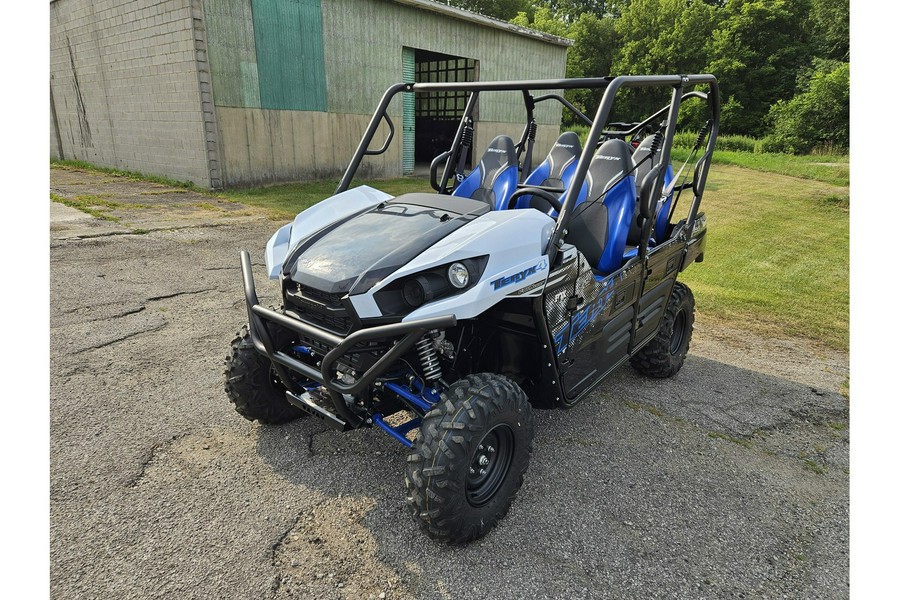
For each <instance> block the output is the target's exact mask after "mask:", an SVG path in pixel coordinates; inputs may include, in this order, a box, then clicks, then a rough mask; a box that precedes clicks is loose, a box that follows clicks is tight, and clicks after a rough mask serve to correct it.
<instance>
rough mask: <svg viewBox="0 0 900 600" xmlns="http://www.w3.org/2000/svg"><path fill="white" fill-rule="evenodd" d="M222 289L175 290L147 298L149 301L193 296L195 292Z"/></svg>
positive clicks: (201, 292) (202, 292)
mask: <svg viewBox="0 0 900 600" xmlns="http://www.w3.org/2000/svg"><path fill="white" fill-rule="evenodd" d="M221 291H222V290H220V289H218V288H203V289H202V290H189V291H186V292H174V293H172V294H162V295H161V296H150V297H149V298H147V302H156V301H157V300H168V299H170V298H177V297H178V296H193V295H195V294H204V293H206V292H221Z"/></svg>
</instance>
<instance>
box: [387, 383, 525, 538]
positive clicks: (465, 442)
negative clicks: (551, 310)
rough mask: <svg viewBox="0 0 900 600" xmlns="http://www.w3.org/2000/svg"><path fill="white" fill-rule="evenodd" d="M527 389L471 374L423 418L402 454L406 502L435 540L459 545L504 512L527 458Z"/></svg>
mask: <svg viewBox="0 0 900 600" xmlns="http://www.w3.org/2000/svg"><path fill="white" fill-rule="evenodd" d="M533 437H534V419H533V417H532V414H531V405H530V404H529V403H528V398H527V397H526V396H525V392H523V391H522V389H521V388H520V387H519V386H518V385H516V384H515V383H514V382H513V381H511V380H510V379H507V378H506V377H504V376H502V375H494V374H492V373H482V374H479V375H469V376H467V377H464V378H463V379H460V380H459V381H457V382H455V383H454V384H453V385H451V386H450V387H449V388H448V389H447V391H446V392H445V393H444V394H443V396H442V399H441V401H440V402H438V403H437V404H436V405H435V406H434V408H433V409H432V410H431V411H429V412H428V414H426V415H425V417H424V418H423V419H422V424H421V426H420V428H419V433H418V435H417V436H416V440H415V442H414V443H413V446H412V449H411V450H410V452H409V455H408V456H407V459H406V460H407V463H406V474H405V477H404V483H405V485H406V502H407V505H408V506H409V509H410V512H411V513H412V515H413V517H414V518H415V519H416V520H417V521H418V522H419V525H420V526H421V528H422V530H423V531H424V532H425V533H426V534H427V535H428V536H429V537H430V538H432V539H435V540H438V541H442V542H446V543H449V544H463V543H466V542H469V541H472V540H475V539H478V538H480V537H482V536H484V535H486V534H487V533H488V532H489V531H490V530H491V529H492V528H493V527H494V526H495V525H496V524H497V523H498V522H499V521H500V519H502V518H503V517H504V516H505V515H506V512H507V511H508V510H509V507H510V505H511V504H512V501H513V499H514V498H515V496H516V493H517V492H518V491H519V488H520V487H521V486H522V481H523V478H524V474H525V471H526V470H527V469H528V462H529V460H530V458H531V450H532V440H533Z"/></svg>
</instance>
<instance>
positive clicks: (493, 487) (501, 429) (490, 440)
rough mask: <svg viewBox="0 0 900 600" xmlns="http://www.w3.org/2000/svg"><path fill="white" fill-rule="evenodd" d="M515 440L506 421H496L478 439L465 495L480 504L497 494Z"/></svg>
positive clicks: (474, 504) (471, 502) (505, 472)
mask: <svg viewBox="0 0 900 600" xmlns="http://www.w3.org/2000/svg"><path fill="white" fill-rule="evenodd" d="M514 451H515V440H514V438H513V432H512V429H510V428H509V426H508V425H497V426H496V427H494V428H493V429H491V430H490V431H489V432H487V434H486V435H485V436H484V437H483V438H481V441H480V442H478V446H476V448H475V456H474V457H473V458H472V462H471V463H470V464H469V474H468V475H467V477H466V499H467V500H468V501H469V504H471V505H472V506H476V507H477V506H484V505H485V504H487V503H488V502H490V501H491V499H492V498H493V497H494V496H496V495H497V491H498V490H499V489H500V487H501V486H502V485H503V482H504V481H506V475H507V473H509V467H510V465H511V464H512V457H513V452H514Z"/></svg>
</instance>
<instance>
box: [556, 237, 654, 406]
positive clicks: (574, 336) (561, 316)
mask: <svg viewBox="0 0 900 600" xmlns="http://www.w3.org/2000/svg"><path fill="white" fill-rule="evenodd" d="M640 277H641V268H640V265H639V264H634V265H632V266H629V267H628V268H624V269H621V270H619V271H617V272H616V273H613V274H612V275H609V276H607V277H604V278H601V279H598V278H597V277H596V276H595V275H594V273H593V271H592V270H591V268H590V265H588V263H587V261H586V260H585V259H584V257H583V256H581V255H580V254H579V255H578V263H577V275H576V276H575V279H574V281H572V282H571V283H568V284H567V285H565V286H562V287H560V288H559V289H558V290H557V291H556V292H555V293H554V294H548V295H547V305H546V306H547V323H548V325H549V326H550V333H551V336H552V340H553V345H554V349H555V351H556V353H557V361H558V363H559V365H560V377H561V379H562V384H563V389H564V391H565V394H566V397H567V398H568V399H575V398H576V397H577V396H578V395H579V394H580V393H582V392H583V391H584V390H586V389H588V388H589V387H591V386H592V385H593V384H594V383H596V382H597V381H598V380H599V379H601V378H602V377H604V376H605V375H607V374H608V373H609V372H610V371H611V370H612V369H613V368H615V367H616V366H617V365H618V364H619V363H620V362H621V361H622V360H623V359H625V358H626V357H627V356H628V349H629V344H628V342H629V341H630V340H631V332H632V323H633V321H634V305H635V296H636V295H637V289H638V287H639V284H640ZM550 307H554V308H550ZM551 315H553V316H555V319H554V318H552V317H551Z"/></svg>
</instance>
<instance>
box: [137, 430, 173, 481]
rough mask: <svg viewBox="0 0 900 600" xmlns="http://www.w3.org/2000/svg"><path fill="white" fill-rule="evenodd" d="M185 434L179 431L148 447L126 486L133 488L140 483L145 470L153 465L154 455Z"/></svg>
mask: <svg viewBox="0 0 900 600" xmlns="http://www.w3.org/2000/svg"><path fill="white" fill-rule="evenodd" d="M184 435H185V434H183V433H180V434H178V435H173V436H172V437H171V438H170V439H167V440H163V441H162V442H157V443H155V444H153V446H151V447H150V449H149V450H147V452H145V453H144V456H143V457H142V458H141V463H140V465H139V466H138V470H137V473H135V474H134V475H133V476H131V477H129V478H128V480H127V481H126V482H125V487H126V488H135V487H137V486H138V485H140V483H141V481H143V479H144V476H145V475H146V474H147V470H148V469H149V468H150V467H151V466H152V465H153V463H154V461H155V460H156V456H157V454H158V453H159V451H160V450H162V449H163V448H164V447H167V446H169V445H171V444H172V442H174V441H176V440H177V439H178V438H181V437H184Z"/></svg>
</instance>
